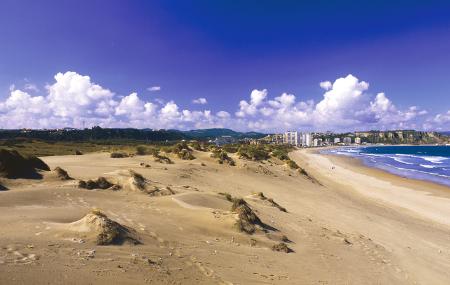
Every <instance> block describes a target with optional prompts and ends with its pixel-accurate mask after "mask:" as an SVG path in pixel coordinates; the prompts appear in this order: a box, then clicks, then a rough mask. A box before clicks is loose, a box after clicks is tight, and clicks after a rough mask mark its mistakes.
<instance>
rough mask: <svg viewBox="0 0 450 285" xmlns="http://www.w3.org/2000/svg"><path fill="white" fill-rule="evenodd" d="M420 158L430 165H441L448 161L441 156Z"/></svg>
mask: <svg viewBox="0 0 450 285" xmlns="http://www.w3.org/2000/svg"><path fill="white" fill-rule="evenodd" d="M420 158H422V159H423V160H426V161H429V162H431V163H443V161H444V160H447V159H448V158H447V157H442V156H420Z"/></svg>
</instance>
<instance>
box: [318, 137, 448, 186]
mask: <svg viewBox="0 0 450 285" xmlns="http://www.w3.org/2000/svg"><path fill="white" fill-rule="evenodd" d="M387 146H388V147H389V146H392V145H383V146H380V147H387ZM396 146H416V145H396ZM420 146H431V145H420ZM433 146H434V145H433ZM343 147H345V146H332V147H327V148H322V150H329V149H335V148H343ZM348 147H351V146H348ZM361 147H372V146H361ZM377 147H378V146H377ZM311 151H312V152H315V153H317V154H321V155H324V156H329V157H330V159H331V160H334V161H336V162H337V161H340V160H344V161H346V160H348V162H349V164H350V165H353V164H357V165H358V170H366V172H369V170H370V171H372V170H374V171H375V170H376V171H378V172H380V173H382V174H383V175H387V174H389V175H392V177H394V178H402V180H404V182H405V183H406V184H411V185H410V186H413V187H414V185H415V184H417V183H420V184H421V183H425V184H428V185H430V184H431V185H433V187H443V188H444V190H445V191H449V190H450V186H448V185H446V184H444V183H439V182H438V181H435V180H431V179H421V178H417V177H409V176H407V175H401V174H397V173H396V172H395V171H389V170H387V169H384V168H381V167H376V166H370V165H367V164H366V163H364V160H363V159H360V158H358V157H354V156H345V155H338V154H332V153H321V150H319V149H311ZM337 163H338V162H337ZM430 175H431V174H430ZM392 180H393V181H394V180H397V179H392Z"/></svg>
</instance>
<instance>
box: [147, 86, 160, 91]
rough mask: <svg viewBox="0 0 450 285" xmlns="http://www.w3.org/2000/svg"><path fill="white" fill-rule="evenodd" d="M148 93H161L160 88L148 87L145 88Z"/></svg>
mask: <svg viewBox="0 0 450 285" xmlns="http://www.w3.org/2000/svg"><path fill="white" fill-rule="evenodd" d="M147 90H148V91H150V92H157V91H161V86H150V87H148V88H147Z"/></svg>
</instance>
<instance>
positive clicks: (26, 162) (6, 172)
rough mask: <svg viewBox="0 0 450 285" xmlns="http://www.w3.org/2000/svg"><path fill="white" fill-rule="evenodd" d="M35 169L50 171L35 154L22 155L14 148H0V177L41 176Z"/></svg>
mask: <svg viewBox="0 0 450 285" xmlns="http://www.w3.org/2000/svg"><path fill="white" fill-rule="evenodd" d="M37 170H45V171H50V168H49V167H48V165H47V164H45V162H43V161H42V160H40V159H39V158H37V157H35V156H30V157H24V156H22V155H21V154H19V153H18V152H17V151H15V150H5V149H2V150H0V177H5V178H13V179H14V178H42V175H41V174H39V173H38V172H37Z"/></svg>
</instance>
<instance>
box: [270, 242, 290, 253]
mask: <svg viewBox="0 0 450 285" xmlns="http://www.w3.org/2000/svg"><path fill="white" fill-rule="evenodd" d="M272 250H273V251H279V252H285V253H290V252H293V250H292V249H290V248H289V247H288V246H287V244H285V243H284V242H280V243H278V244H274V245H273V246H272Z"/></svg>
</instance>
